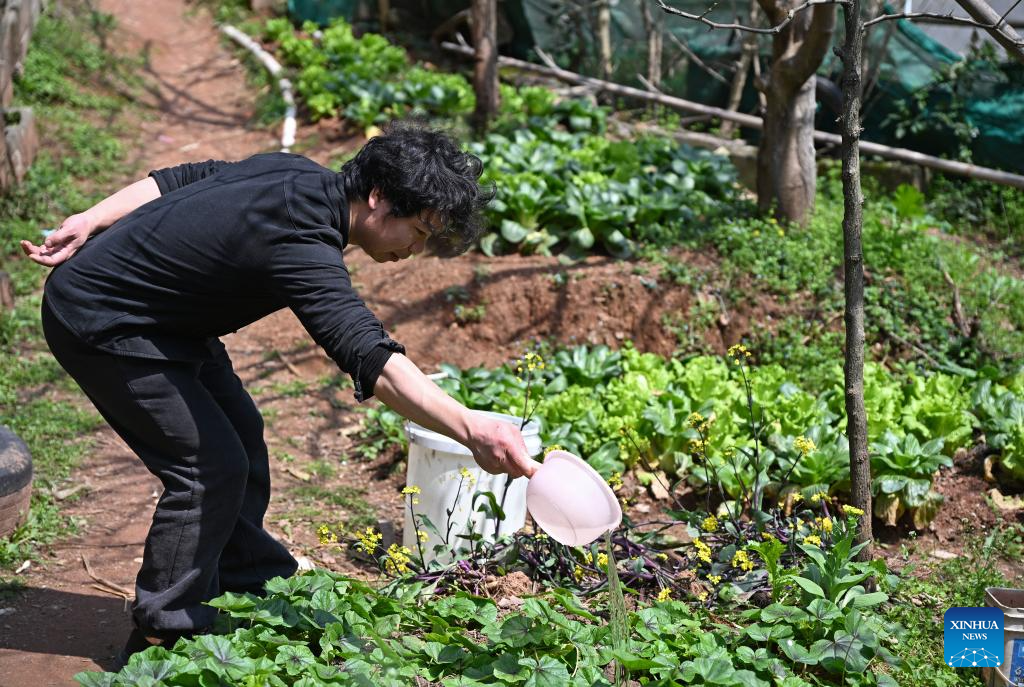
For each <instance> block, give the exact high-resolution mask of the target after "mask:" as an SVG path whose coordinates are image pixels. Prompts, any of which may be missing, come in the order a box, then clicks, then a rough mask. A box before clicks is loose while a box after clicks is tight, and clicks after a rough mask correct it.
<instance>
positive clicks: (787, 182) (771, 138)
mask: <svg viewBox="0 0 1024 687" xmlns="http://www.w3.org/2000/svg"><path fill="white" fill-rule="evenodd" d="M766 96H767V106H768V107H767V110H766V111H765V113H764V137H763V138H762V139H761V146H760V148H759V149H758V151H757V204H758V206H759V207H760V208H761V209H762V210H768V209H769V208H771V207H772V205H774V206H775V216H776V217H778V218H779V219H780V220H783V219H785V220H787V221H790V222H797V223H800V224H802V223H803V222H804V220H806V219H807V217H808V216H809V215H810V214H811V212H812V211H813V210H814V193H815V190H816V182H815V176H816V175H817V168H816V167H815V158H814V77H813V76H812V77H810V78H808V79H805V80H804V81H803V83H800V84H792V83H787V82H786V81H785V80H784V77H782V76H781V75H779V74H776V73H774V69H773V73H772V76H771V77H770V80H769V82H768V92H767V93H766Z"/></svg>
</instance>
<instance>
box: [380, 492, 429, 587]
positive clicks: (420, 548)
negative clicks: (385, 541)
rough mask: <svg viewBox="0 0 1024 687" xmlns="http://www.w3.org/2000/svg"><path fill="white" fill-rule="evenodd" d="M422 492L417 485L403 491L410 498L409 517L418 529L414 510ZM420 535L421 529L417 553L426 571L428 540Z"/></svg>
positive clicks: (417, 541) (417, 542)
mask: <svg viewBox="0 0 1024 687" xmlns="http://www.w3.org/2000/svg"><path fill="white" fill-rule="evenodd" d="M422 491H423V490H422V489H420V488H419V487H417V486H415V485H410V486H408V487H405V488H404V489H402V493H403V494H405V495H406V496H408V497H409V516H410V519H411V521H412V526H413V527H418V525H419V522H418V521H417V519H416V509H415V508H413V506H416V505H419V502H420V500H419V498H418V495H419V494H420V493H422ZM418 533H419V529H417V537H416V551H417V553H419V556H420V565H421V566H422V567H423V568H424V569H426V567H427V560H426V558H424V557H423V542H425V541H426V539H425V538H422V537H420V536H419V534H418ZM402 548H405V547H402ZM406 550H407V551H408V549H406ZM390 551H391V548H389V549H388V552H389V553H390ZM406 562H408V561H406ZM403 572H404V571H403Z"/></svg>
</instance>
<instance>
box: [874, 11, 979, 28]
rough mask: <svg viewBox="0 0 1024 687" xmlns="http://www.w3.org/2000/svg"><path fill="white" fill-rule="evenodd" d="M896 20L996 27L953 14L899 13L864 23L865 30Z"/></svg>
mask: <svg viewBox="0 0 1024 687" xmlns="http://www.w3.org/2000/svg"><path fill="white" fill-rule="evenodd" d="M896 19H910V20H914V19H932V20H934V23H938V24H962V25H964V26H973V27H975V28H979V29H994V28H995V25H994V24H992V25H984V24H980V23H978V22H976V21H974V20H973V19H971V18H970V17H954V16H953V15H952V14H938V13H936V12H899V13H898V14H883V15H881V16H880V17H875V18H874V19H871V20H868V21H866V22H864V28H865V30H866V29H869V28H871V27H872V26H874V25H876V24H881V23H882V22H886V21H893V20H896Z"/></svg>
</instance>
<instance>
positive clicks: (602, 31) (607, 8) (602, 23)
mask: <svg viewBox="0 0 1024 687" xmlns="http://www.w3.org/2000/svg"><path fill="white" fill-rule="evenodd" d="M597 37H598V49H599V50H600V55H599V57H600V59H601V78H602V79H605V80H606V81H608V80H611V77H612V9H611V5H610V4H609V0H600V2H599V3H598V5H597Z"/></svg>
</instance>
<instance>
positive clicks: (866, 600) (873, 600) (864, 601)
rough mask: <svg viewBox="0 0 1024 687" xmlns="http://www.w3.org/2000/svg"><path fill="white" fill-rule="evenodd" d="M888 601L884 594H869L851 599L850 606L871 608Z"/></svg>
mask: <svg viewBox="0 0 1024 687" xmlns="http://www.w3.org/2000/svg"><path fill="white" fill-rule="evenodd" d="M888 599H889V595H888V594H886V593H885V592H870V593H868V594H860V595H858V596H855V597H853V602H852V605H853V607H854V608H871V607H872V606H877V605H878V604H880V603H882V602H883V601H887V600H888Z"/></svg>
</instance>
